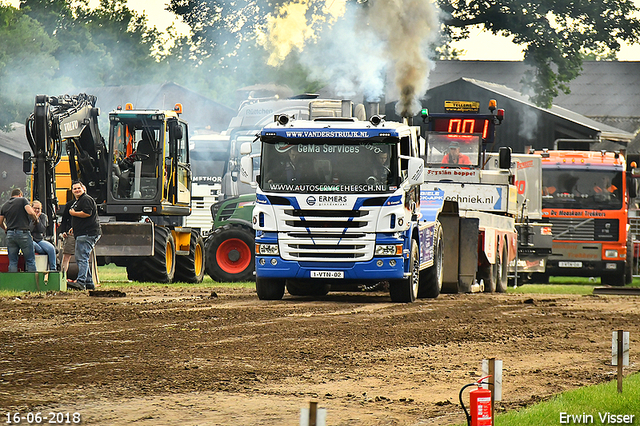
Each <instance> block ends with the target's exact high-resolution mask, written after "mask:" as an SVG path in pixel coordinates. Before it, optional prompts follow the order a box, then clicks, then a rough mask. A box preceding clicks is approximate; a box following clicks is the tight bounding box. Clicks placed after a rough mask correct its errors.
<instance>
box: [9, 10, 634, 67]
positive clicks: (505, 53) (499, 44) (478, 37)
mask: <svg viewBox="0 0 640 426" xmlns="http://www.w3.org/2000/svg"><path fill="white" fill-rule="evenodd" d="M0 1H2V0H0ZM4 1H7V0H4ZM8 2H9V4H12V5H13V6H16V7H17V6H18V5H19V3H20V0H8ZM168 2H169V0H128V2H127V4H128V6H129V7H130V8H131V9H133V10H135V11H136V12H139V13H143V12H144V13H145V14H146V15H147V16H148V17H149V22H150V24H151V25H155V26H156V28H157V29H158V30H159V31H165V30H166V28H167V27H168V26H170V25H171V24H174V25H175V27H176V29H177V30H178V31H179V32H185V33H186V32H188V31H189V28H188V26H187V25H186V24H184V23H182V22H181V21H180V20H179V19H175V15H173V14H172V13H170V12H167V11H166V10H164V9H165V7H166V4H167V3H168ZM634 2H635V3H636V5H638V6H640V0H634ZM89 4H90V5H91V6H93V7H96V6H97V5H98V4H99V0H90V2H89ZM454 47H456V48H458V49H464V50H465V54H464V55H463V56H462V59H467V60H503V61H514V60H515V61H517V60H522V47H521V46H517V45H515V44H513V43H511V42H510V41H509V40H508V39H506V38H504V37H496V36H493V35H492V34H491V33H488V32H486V31H481V30H480V29H479V28H478V29H473V30H471V37H469V38H468V39H467V40H464V41H460V42H457V43H455V44H454ZM618 59H619V60H621V61H640V45H638V44H636V45H633V46H623V48H622V50H621V51H620V52H619V53H618Z"/></svg>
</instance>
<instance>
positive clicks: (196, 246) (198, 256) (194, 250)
mask: <svg viewBox="0 0 640 426" xmlns="http://www.w3.org/2000/svg"><path fill="white" fill-rule="evenodd" d="M204 265H205V263H204V240H203V239H202V236H200V234H199V233H198V232H197V231H195V230H192V231H191V238H190V240H189V254H188V255H186V256H176V273H175V276H174V277H173V282H185V283H196V284H197V283H201V282H202V279H203V278H204Z"/></svg>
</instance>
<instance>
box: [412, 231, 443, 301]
mask: <svg viewBox="0 0 640 426" xmlns="http://www.w3.org/2000/svg"><path fill="white" fill-rule="evenodd" d="M433 240H434V241H433V244H434V247H433V266H431V267H430V268H428V269H425V270H424V271H420V285H419V287H418V297H420V298H423V297H428V298H430V299H435V298H436V297H438V296H439V295H440V292H441V291H442V276H443V275H442V263H443V262H444V238H443V235H442V227H440V225H437V226H436V230H435V232H434V238H433Z"/></svg>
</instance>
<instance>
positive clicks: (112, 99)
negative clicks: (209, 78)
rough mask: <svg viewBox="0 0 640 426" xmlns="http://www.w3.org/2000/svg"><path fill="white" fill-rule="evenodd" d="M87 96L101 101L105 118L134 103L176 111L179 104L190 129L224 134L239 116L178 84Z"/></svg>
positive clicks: (90, 90)
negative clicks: (108, 114)
mask: <svg viewBox="0 0 640 426" xmlns="http://www.w3.org/2000/svg"><path fill="white" fill-rule="evenodd" d="M85 92H86V93H88V94H91V95H95V96H96V97H97V98H98V100H97V103H96V106H97V107H99V108H100V109H101V110H102V114H104V115H106V114H107V113H109V111H112V110H114V109H115V108H117V107H118V106H122V107H123V108H124V106H125V104H127V103H132V104H133V106H134V108H158V109H173V107H174V105H175V104H176V103H181V104H182V106H183V108H184V109H183V111H184V112H183V114H182V116H183V117H184V119H185V120H186V121H187V122H188V123H189V126H190V128H191V129H196V128H210V129H212V130H217V131H222V130H225V129H226V128H227V125H228V124H229V121H230V120H231V118H232V117H233V116H235V114H236V111H235V110H233V109H232V108H229V107H227V106H225V105H222V104H220V103H218V102H216V101H214V100H211V99H209V98H207V97H205V96H202V95H201V94H199V93H197V92H194V91H192V90H189V89H187V88H185V87H182V86H180V85H178V84H175V83H163V84H144V85H140V86H105V87H94V88H87V89H86V90H85Z"/></svg>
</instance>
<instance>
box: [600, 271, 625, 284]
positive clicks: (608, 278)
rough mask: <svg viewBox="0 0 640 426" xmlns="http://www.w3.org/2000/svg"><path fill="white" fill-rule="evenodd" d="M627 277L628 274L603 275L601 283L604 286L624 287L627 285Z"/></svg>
mask: <svg viewBox="0 0 640 426" xmlns="http://www.w3.org/2000/svg"><path fill="white" fill-rule="evenodd" d="M626 275H627V274H626V273H624V272H622V273H620V274H610V275H603V276H602V277H600V281H601V282H602V284H604V285H611V286H616V287H622V286H624V285H625V283H626V280H627V278H626Z"/></svg>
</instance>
